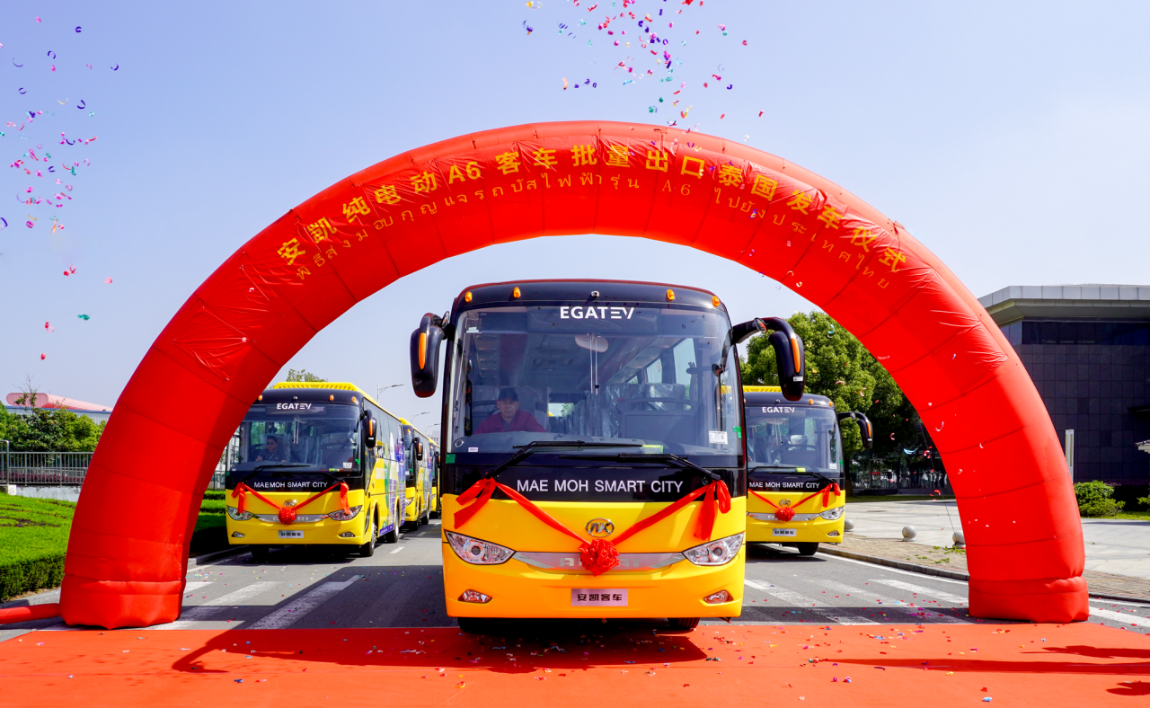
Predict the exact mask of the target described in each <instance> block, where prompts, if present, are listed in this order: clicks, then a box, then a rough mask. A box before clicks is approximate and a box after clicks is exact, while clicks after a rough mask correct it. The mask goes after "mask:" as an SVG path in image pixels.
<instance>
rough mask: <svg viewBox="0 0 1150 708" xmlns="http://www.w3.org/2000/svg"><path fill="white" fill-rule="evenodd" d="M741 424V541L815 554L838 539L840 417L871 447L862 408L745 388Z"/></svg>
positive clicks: (840, 533)
mask: <svg viewBox="0 0 1150 708" xmlns="http://www.w3.org/2000/svg"><path fill="white" fill-rule="evenodd" d="M743 402H744V407H745V416H746V422H747V491H748V493H747V543H779V544H782V545H784V546H789V547H794V548H797V549H798V551H799V553H800V554H802V555H808V556H809V555H813V554H814V553H815V552H816V551H818V548H819V544H820V543H842V540H843V513H844V511H845V508H846V493H845V492H844V491H843V487H844V484H843V481H844V474H845V466H844V460H843V451H842V450H843V445H842V435H841V432H840V429H839V421H840V420H842V419H844V418H853V419H855V420H857V421H858V424H859V428H860V430H861V431H862V434H863V445H864V447H866V448H868V449H869V448H870V447H871V445H872V444H873V441H874V433H873V430H872V429H871V424H870V421H869V420H868V419H867V417H866V416H865V415H863V414H862V413H857V412H851V413H836V412H835V409H834V401H832V400H830V399H829V398H827V397H826V396H817V395H813V394H804V395H803V396H802V398H801V399H800V400H798V401H789V400H786V399H785V398H784V397H783V394H782V390H781V389H780V388H779V387H778V386H744V387H743Z"/></svg>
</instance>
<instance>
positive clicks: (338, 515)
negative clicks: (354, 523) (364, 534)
mask: <svg viewBox="0 0 1150 708" xmlns="http://www.w3.org/2000/svg"><path fill="white" fill-rule="evenodd" d="M362 508H363V507H362V506H353V507H351V508H349V509H348V510H347V512H348V513H346V514H345V513H343V509H336V510H335V511H333V512H331V513H330V514H328V515H327V518H329V519H331V520H332V521H351V520H352V519H354V518H355V517H357V516H359V511H360V509H362Z"/></svg>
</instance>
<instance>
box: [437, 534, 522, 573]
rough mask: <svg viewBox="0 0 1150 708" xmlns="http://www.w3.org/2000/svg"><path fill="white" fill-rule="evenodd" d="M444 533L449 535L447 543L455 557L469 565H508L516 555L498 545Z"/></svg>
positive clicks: (461, 535)
mask: <svg viewBox="0 0 1150 708" xmlns="http://www.w3.org/2000/svg"><path fill="white" fill-rule="evenodd" d="M444 533H445V534H447V541H448V543H450V544H451V548H452V550H454V551H455V555H457V556H459V558H460V559H461V560H463V561H465V562H467V563H472V564H475V565H499V564H500V563H506V562H507V561H508V560H509V559H510V558H511V556H513V555H515V551H513V550H511V549H510V548H506V547H504V546H500V545H498V544H496V543H490V542H488V541H480V540H479V539H478V538H471V537H470V536H464V535H463V534H458V533H452V532H451V531H444Z"/></svg>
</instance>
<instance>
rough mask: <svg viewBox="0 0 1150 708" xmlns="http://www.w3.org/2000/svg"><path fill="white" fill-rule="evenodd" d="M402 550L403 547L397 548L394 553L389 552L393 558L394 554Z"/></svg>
mask: <svg viewBox="0 0 1150 708" xmlns="http://www.w3.org/2000/svg"><path fill="white" fill-rule="evenodd" d="M402 550H403V546H399V547H398V548H396V549H395V550H394V551H392V552H391V555H393V556H394V555H395V554H396V553H399V552H400V551H402Z"/></svg>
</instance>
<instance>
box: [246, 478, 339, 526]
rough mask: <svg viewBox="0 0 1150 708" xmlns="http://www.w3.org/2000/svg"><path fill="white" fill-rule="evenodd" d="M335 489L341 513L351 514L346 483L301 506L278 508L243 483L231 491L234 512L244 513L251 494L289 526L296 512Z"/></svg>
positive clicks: (310, 498)
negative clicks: (337, 492) (337, 493)
mask: <svg viewBox="0 0 1150 708" xmlns="http://www.w3.org/2000/svg"><path fill="white" fill-rule="evenodd" d="M336 487H339V504H340V508H342V509H343V513H345V514H350V513H351V507H349V506H348V505H347V491H348V489H347V482H340V483H339V484H333V485H331V486H330V487H328V488H327V489H325V490H323V491H322V492H319V493H318V494H313V495H312V496H310V497H308V499H307V500H305V501H304V502H303V503H302V504H296V505H295V506H280V505H279V504H276V503H275V502H274V501H272V500H271V499H268V498H267V497H265V496H264V495H262V494H260V493H259V492H257V491H256V490H254V489H252V488H251V487H249V486H248V485H246V484H244V483H243V482H240V483H239V484H237V485H236V488H235V489H233V490H232V498H233V499H237V501H236V511H238V512H240V513H241V514H242V513H244V507H245V506H246V505H247V495H248V494H251V495H252V496H254V497H255V498H256V499H259V500H260V501H262V502H263V503H264V504H267V505H268V506H270V507H272V508H273V509H277V510H278V511H279V520H280V523H282V524H284V525H285V526H286V525H291V524H292V523H293V522H295V516H296V512H298V511H299V510H300V509H302V508H304V507H305V506H307V505H308V504H311V503H312V502H313V501H315V500H316V499H319V498H320V497H322V496H323V495H324V494H327V493H328V492H330V491H331V490H333V489H335V488H336Z"/></svg>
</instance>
